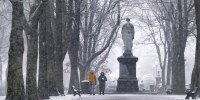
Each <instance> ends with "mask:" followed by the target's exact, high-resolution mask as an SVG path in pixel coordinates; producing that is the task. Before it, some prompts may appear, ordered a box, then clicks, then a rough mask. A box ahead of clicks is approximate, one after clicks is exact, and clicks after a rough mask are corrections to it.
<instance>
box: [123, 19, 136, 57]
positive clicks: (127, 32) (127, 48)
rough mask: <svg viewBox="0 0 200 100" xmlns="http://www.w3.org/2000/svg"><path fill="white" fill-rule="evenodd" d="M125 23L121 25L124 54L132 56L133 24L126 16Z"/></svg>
mask: <svg viewBox="0 0 200 100" xmlns="http://www.w3.org/2000/svg"><path fill="white" fill-rule="evenodd" d="M126 22H127V23H126V24H124V25H123V26H122V31H121V33H122V40H123V42H124V54H123V55H124V56H132V52H131V50H132V47H133V39H134V33H135V32H134V26H133V24H131V23H130V19H129V18H126Z"/></svg>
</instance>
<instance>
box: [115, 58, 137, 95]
mask: <svg viewBox="0 0 200 100" xmlns="http://www.w3.org/2000/svg"><path fill="white" fill-rule="evenodd" d="M117 60H118V61H119V67H120V68H119V79H118V82H117V92H138V91H139V88H138V80H137V78H136V62H137V61H138V58H137V57H134V56H121V57H118V59H117Z"/></svg>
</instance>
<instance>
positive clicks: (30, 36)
mask: <svg viewBox="0 0 200 100" xmlns="http://www.w3.org/2000/svg"><path fill="white" fill-rule="evenodd" d="M36 8H38V3H37V4H34V5H33V6H32V7H31V11H30V15H32V14H33V13H34V11H36ZM31 25H32V26H30V29H28V31H26V32H28V33H26V35H27V42H28V54H27V77H26V78H27V79H26V97H27V99H28V100H39V97H38V91H37V81H36V80H37V74H36V73H37V58H38V19H37V20H32V24H31ZM25 30H26V29H25Z"/></svg>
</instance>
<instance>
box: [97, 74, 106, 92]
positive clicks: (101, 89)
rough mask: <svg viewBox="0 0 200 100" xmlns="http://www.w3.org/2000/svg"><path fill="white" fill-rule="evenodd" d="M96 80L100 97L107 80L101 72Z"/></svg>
mask: <svg viewBox="0 0 200 100" xmlns="http://www.w3.org/2000/svg"><path fill="white" fill-rule="evenodd" d="M98 80H99V91H100V95H101V93H102V94H103V95H104V92H105V87H106V81H107V78H106V76H105V73H104V72H101V75H100V76H99V77H98Z"/></svg>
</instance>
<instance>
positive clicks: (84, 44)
mask: <svg viewBox="0 0 200 100" xmlns="http://www.w3.org/2000/svg"><path fill="white" fill-rule="evenodd" d="M119 1H120V0H117V1H112V0H105V1H103V2H102V1H99V0H91V1H88V0H85V1H84V3H83V5H84V6H83V8H84V12H83V15H84V16H82V19H83V20H82V22H81V33H82V34H81V37H82V38H81V41H80V48H79V62H80V65H79V66H80V67H79V68H80V72H81V73H80V76H81V77H80V79H81V80H84V79H86V74H87V72H88V70H89V69H90V68H91V67H94V68H96V70H98V68H99V67H100V65H101V64H102V63H103V62H104V61H105V60H106V59H104V58H106V57H107V56H108V54H109V52H110V50H111V49H108V48H109V47H110V46H111V47H112V44H113V43H114V42H111V41H112V40H113V39H115V36H116V33H117V29H118V26H119V23H118V20H117V21H116V17H117V10H116V5H117V4H118V3H119ZM100 6H102V7H100ZM116 23H117V24H116ZM109 30H112V31H111V32H110V33H109ZM106 52H107V53H106ZM100 55H101V56H102V57H100ZM91 64H92V66H91Z"/></svg>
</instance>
